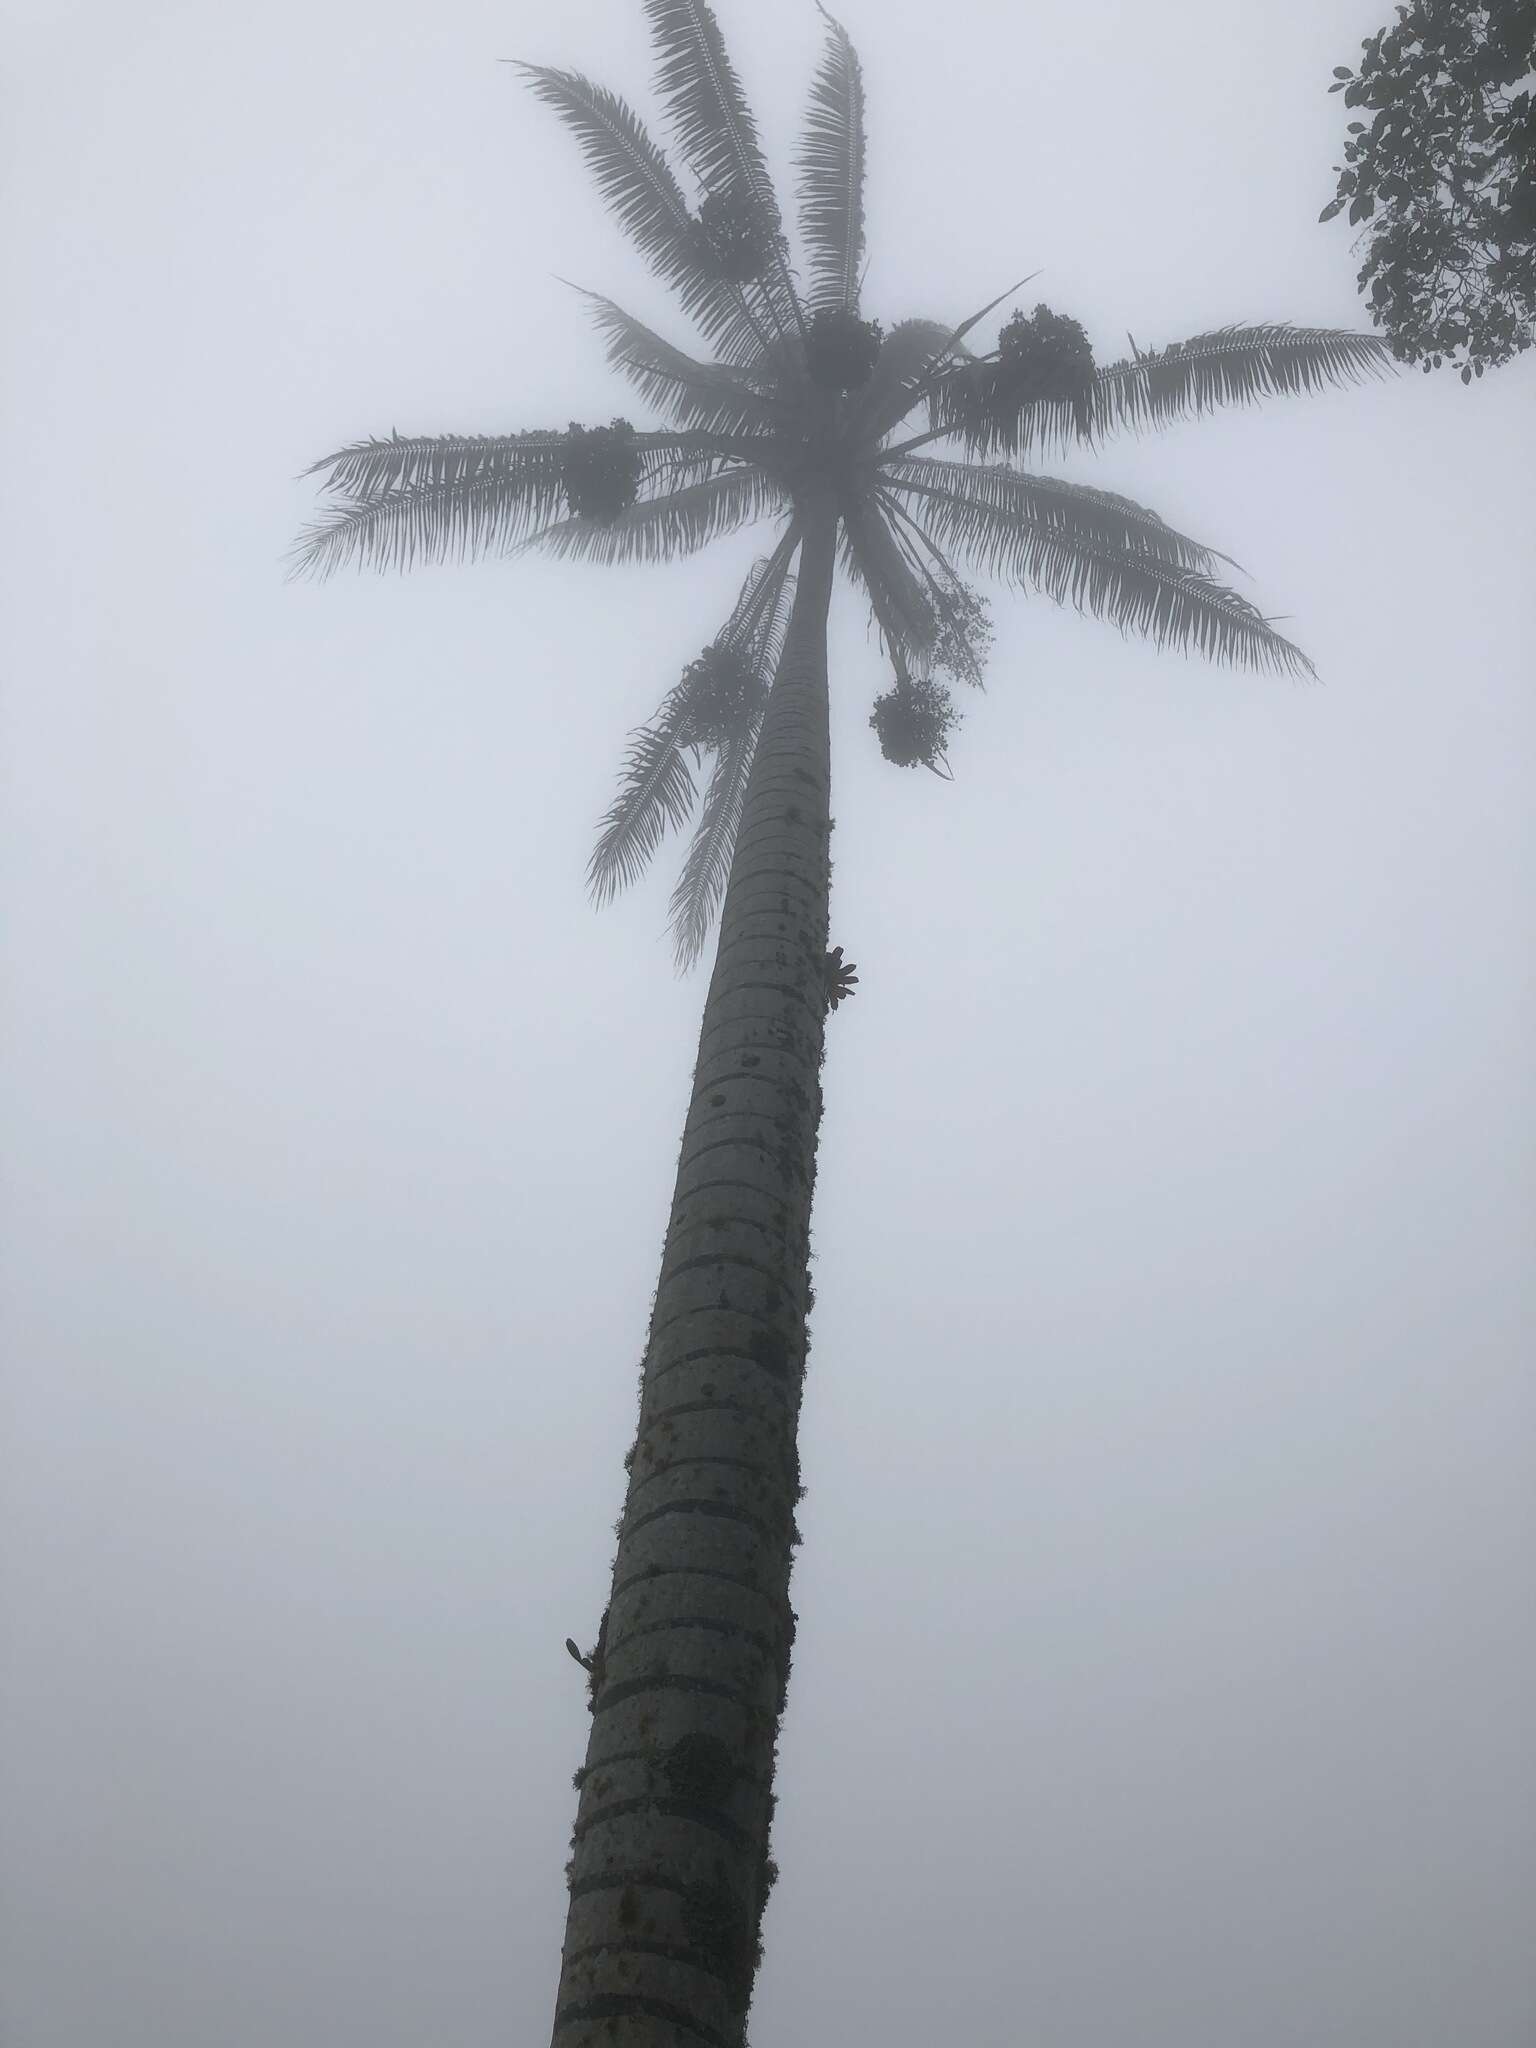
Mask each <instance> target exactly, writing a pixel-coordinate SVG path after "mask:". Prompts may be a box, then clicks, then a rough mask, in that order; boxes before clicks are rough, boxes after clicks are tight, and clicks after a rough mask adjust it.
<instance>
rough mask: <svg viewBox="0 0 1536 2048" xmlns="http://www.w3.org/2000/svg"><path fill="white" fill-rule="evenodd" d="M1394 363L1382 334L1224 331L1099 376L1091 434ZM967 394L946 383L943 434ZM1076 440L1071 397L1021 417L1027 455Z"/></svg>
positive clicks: (1382, 369)
mask: <svg viewBox="0 0 1536 2048" xmlns="http://www.w3.org/2000/svg"><path fill="white" fill-rule="evenodd" d="M1395 367H1396V366H1395V364H1394V361H1393V357H1392V352H1391V350H1390V349H1389V348H1388V347H1387V345H1386V343H1385V342H1384V341H1382V339H1381V337H1380V336H1379V335H1375V334H1355V333H1351V332H1350V331H1349V330H1348V329H1347V328H1345V329H1340V328H1330V327H1290V326H1286V325H1284V324H1281V323H1278V322H1273V323H1269V324H1266V325H1263V326H1255V327H1242V326H1233V327H1222V328H1218V329H1217V330H1216V331H1215V332H1213V333H1211V334H1197V335H1195V336H1193V337H1192V339H1190V340H1189V341H1178V342H1174V343H1172V344H1171V345H1170V346H1169V347H1168V348H1165V349H1161V350H1150V351H1148V352H1147V353H1145V354H1138V355H1135V356H1133V357H1131V358H1129V359H1127V360H1125V361H1121V362H1116V363H1108V364H1106V365H1105V366H1104V367H1103V368H1102V369H1100V370H1098V371H1096V372H1095V375H1094V380H1093V388H1092V391H1091V393H1090V396H1089V401H1088V409H1087V422H1088V438H1089V439H1091V440H1102V439H1103V438H1105V437H1106V436H1107V435H1109V434H1112V433H1114V432H1115V431H1117V430H1118V429H1129V430H1130V432H1132V433H1136V434H1140V433H1144V432H1148V431H1150V430H1152V429H1155V428H1157V427H1164V426H1168V425H1170V424H1171V423H1172V422H1173V421H1175V420H1181V419H1189V418H1193V417H1198V416H1199V415H1200V414H1202V413H1206V412H1211V411H1214V410H1215V409H1216V408H1217V407H1218V406H1223V405H1257V404H1258V403H1259V402H1260V401H1261V400H1262V399H1265V398H1273V397H1280V396H1285V395H1289V394H1292V393H1296V392H1303V391H1320V390H1323V389H1325V388H1326V387H1327V386H1329V385H1331V384H1354V383H1358V382H1359V381H1360V380H1361V379H1362V378H1365V377H1373V376H1383V375H1387V374H1389V373H1390V372H1391V371H1392V370H1393V369H1394V368H1395ZM961 396H962V394H961V393H960V392H959V390H958V388H957V387H954V386H947V385H945V384H942V383H941V384H940V385H939V386H938V387H937V388H936V391H935V395H934V400H933V405H932V425H933V426H934V427H935V428H942V429H944V430H945V431H946V432H956V431H958V430H959V427H960V425H961V423H962V422H961V413H960V404H959V401H960V399H961ZM1077 439H1078V432H1077V426H1076V423H1075V421H1074V418H1073V412H1072V406H1071V403H1070V401H1069V400H1067V399H1046V400H1040V401H1037V402H1036V403H1035V404H1033V405H1027V406H1025V407H1024V409H1023V411H1022V413H1021V415H1020V417H1019V421H1018V426H1017V431H1016V440H1017V446H1018V448H1019V450H1020V451H1023V450H1026V449H1031V448H1065V447H1068V446H1070V445H1071V444H1073V443H1074V442H1076V440H1077Z"/></svg>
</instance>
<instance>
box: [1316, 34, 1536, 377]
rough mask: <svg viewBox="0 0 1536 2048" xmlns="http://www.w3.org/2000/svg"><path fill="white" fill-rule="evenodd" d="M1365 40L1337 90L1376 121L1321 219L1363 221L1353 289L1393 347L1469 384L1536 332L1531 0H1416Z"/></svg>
mask: <svg viewBox="0 0 1536 2048" xmlns="http://www.w3.org/2000/svg"><path fill="white" fill-rule="evenodd" d="M1362 47H1363V49H1364V51H1365V55H1364V57H1363V58H1362V60H1361V64H1360V69H1359V72H1358V74H1357V73H1355V72H1353V71H1351V70H1350V68H1349V66H1348V65H1347V64H1338V65H1335V67H1334V73H1333V77H1334V82H1333V84H1332V85H1331V86H1330V87H1329V88H1328V89H1329V91H1330V92H1342V93H1343V95H1344V104H1345V106H1346V107H1359V108H1361V109H1362V110H1363V111H1364V112H1365V113H1367V114H1368V115H1369V116H1370V119H1369V120H1368V121H1351V122H1350V123H1349V124H1348V135H1349V139H1348V140H1347V141H1346V142H1345V144H1344V162H1343V163H1342V164H1335V165H1334V169H1335V170H1336V171H1337V172H1338V173H1339V183H1338V189H1337V191H1336V192H1335V194H1334V196H1333V198H1332V199H1330V200H1329V202H1328V204H1327V205H1326V206H1325V207H1324V208H1323V210H1322V212H1321V213H1320V214H1319V215H1318V219H1319V220H1325V221H1326V220H1332V219H1333V218H1334V216H1335V215H1336V214H1338V213H1342V212H1343V210H1344V208H1345V207H1346V206H1347V207H1348V208H1349V221H1350V225H1351V226H1352V227H1353V226H1357V225H1359V224H1360V223H1362V222H1363V223H1366V225H1365V227H1364V228H1363V231H1362V239H1366V240H1368V241H1369V243H1370V249H1369V252H1368V253H1367V255H1366V259H1365V261H1364V263H1363V264H1362V265H1361V266H1360V273H1359V277H1358V279H1357V283H1358V284H1359V287H1360V290H1361V291H1362V293H1366V294H1367V295H1368V299H1369V305H1370V313H1371V318H1372V320H1374V321H1375V322H1376V324H1377V326H1378V327H1380V328H1381V329H1382V330H1383V331H1384V333H1385V334H1386V336H1387V339H1388V341H1389V342H1390V343H1391V346H1392V352H1393V354H1394V355H1396V356H1398V357H1400V358H1401V360H1402V361H1403V362H1405V363H1419V362H1421V363H1423V365H1424V368H1425V369H1426V370H1438V369H1440V368H1442V367H1444V366H1445V365H1446V364H1450V365H1451V366H1452V367H1453V368H1455V367H1459V368H1460V371H1461V381H1462V383H1463V384H1469V383H1470V382H1471V381H1472V378H1473V376H1474V374H1475V375H1477V376H1479V377H1481V376H1482V374H1483V372H1484V370H1487V369H1493V368H1496V367H1497V366H1498V365H1499V364H1500V363H1507V362H1508V361H1509V360H1510V359H1511V357H1513V356H1516V355H1518V354H1519V353H1520V352H1521V351H1522V350H1523V349H1527V348H1529V347H1530V345H1531V342H1532V340H1533V338H1536V96H1533V94H1532V91H1531V81H1532V74H1533V73H1536V0H1483V4H1481V5H1476V4H1474V5H1468V4H1467V0H1413V4H1412V5H1410V6H1406V7H1399V8H1398V9H1397V25H1396V26H1395V27H1393V28H1383V29H1378V30H1377V32H1376V34H1375V35H1374V36H1368V37H1367V38H1366V39H1365V42H1364V44H1363V45H1362ZM1517 86H1520V87H1521V88H1522V89H1521V90H1519V91H1515V90H1514V88H1515V87H1517Z"/></svg>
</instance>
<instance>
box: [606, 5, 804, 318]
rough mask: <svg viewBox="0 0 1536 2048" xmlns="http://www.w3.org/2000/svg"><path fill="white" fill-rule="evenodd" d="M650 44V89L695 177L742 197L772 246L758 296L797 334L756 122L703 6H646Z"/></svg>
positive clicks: (796, 312)
mask: <svg viewBox="0 0 1536 2048" xmlns="http://www.w3.org/2000/svg"><path fill="white" fill-rule="evenodd" d="M645 12H646V17H647V19H648V20H649V22H650V25H651V38H652V41H653V42H654V44H655V46H656V56H657V67H656V86H657V90H658V91H659V92H660V94H661V97H662V100H663V102H664V104H665V106H666V109H667V113H668V116H669V118H670V120H671V122H672V128H673V133H674V134H675V135H676V137H677V140H678V144H679V147H680V148H681V150H682V152H683V155H684V157H685V158H686V159H687V161H688V163H689V165H690V167H691V168H692V170H693V172H694V175H695V176H696V177H697V178H698V179H699V181H700V183H701V184H702V185H704V187H705V188H706V189H707V190H708V191H710V192H720V193H724V192H729V191H731V190H732V189H733V188H734V189H736V190H739V191H741V192H744V193H745V194H747V195H748V196H749V197H750V199H751V201H752V204H753V206H754V207H755V209H756V211H757V215H758V218H759V220H760V221H761V222H762V225H763V228H764V230H765V232H766V234H767V236H768V237H769V239H770V240H771V241H772V243H773V255H772V270H771V274H770V281H769V282H768V283H767V284H766V285H765V287H764V291H765V296H766V298H767V302H768V304H769V306H770V307H771V308H772V311H773V316H774V321H775V324H776V326H777V328H778V331H779V334H780V335H781V336H782V337H785V338H787V337H788V335H789V333H790V332H791V328H792V327H793V328H796V329H798V328H801V327H802V326H803V323H802V321H801V317H800V304H799V300H798V298H797V296H796V293H795V288H794V283H793V280H792V279H791V277H790V274H789V268H788V265H787V263H786V262H785V260H784V256H783V243H782V240H781V239H780V238H781V236H782V232H783V216H782V213H781V211H780V208H779V202H778V199H777V197H776V195H775V193H774V189H773V181H772V179H771V178H770V177H769V175H768V165H767V162H766V159H765V158H764V156H763V148H762V143H761V142H760V140H759V139H758V133H757V123H756V121H755V120H754V119H753V117H752V110H751V108H750V107H749V106H748V105H747V99H746V95H745V93H744V92H743V91H742V89H741V81H740V80H739V79H738V78H737V76H736V71H735V68H734V66H733V65H732V63H731V60H730V55H729V53H728V52H727V50H726V47H725V38H724V37H723V36H722V35H721V33H720V24H719V23H718V22H717V21H716V20H715V16H714V10H713V9H712V8H711V7H710V6H709V5H708V4H707V0H645Z"/></svg>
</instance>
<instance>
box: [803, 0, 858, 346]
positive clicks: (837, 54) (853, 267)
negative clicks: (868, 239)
mask: <svg viewBox="0 0 1536 2048" xmlns="http://www.w3.org/2000/svg"><path fill="white" fill-rule="evenodd" d="M819 5H820V0H818V6H819ZM820 11H821V16H822V19H823V20H824V21H825V22H826V24H827V36H828V44H827V52H826V55H825V57H823V59H822V64H821V69H820V71H819V72H817V74H816V80H815V83H814V84H813V86H812V87H811V104H810V107H809V109H808V110H807V113H806V117H805V137H804V140H803V142H802V144H801V149H800V156H799V159H798V164H799V171H800V232H801V233H802V234H803V235H804V236H805V240H806V246H807V248H808V249H809V250H810V256H811V269H812V272H813V273H814V275H815V280H816V283H815V289H814V291H813V293H812V295H811V305H812V307H813V309H815V310H820V308H821V307H823V306H843V307H846V309H847V310H848V311H849V312H850V313H854V312H857V311H858V305H859V274H860V271H861V269H862V267H863V262H864V73H863V71H862V69H861V67H860V64H859V58H858V52H857V51H856V50H855V49H854V47H853V44H852V43H851V42H850V41H849V38H848V32H847V30H846V29H844V28H843V26H842V24H841V23H840V22H836V21H834V20H833V19H832V17H831V15H830V14H828V13H827V10H826V9H825V7H822V8H821V10H820Z"/></svg>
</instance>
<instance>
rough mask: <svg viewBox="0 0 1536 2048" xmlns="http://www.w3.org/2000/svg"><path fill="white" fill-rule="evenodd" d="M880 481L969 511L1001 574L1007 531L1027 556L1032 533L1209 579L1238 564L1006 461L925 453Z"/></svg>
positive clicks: (884, 472)
mask: <svg viewBox="0 0 1536 2048" xmlns="http://www.w3.org/2000/svg"><path fill="white" fill-rule="evenodd" d="M880 475H881V478H882V480H883V481H884V482H885V483H886V484H888V485H889V486H890V488H891V489H893V490H895V491H897V492H901V493H906V494H909V495H911V496H912V497H914V498H916V499H917V500H919V503H920V504H921V501H923V500H934V501H936V502H942V503H945V504H947V505H949V506H951V507H952V508H960V509H969V510H972V511H974V512H975V514H976V520H975V523H974V528H973V531H974V533H975V536H976V538H977V539H978V540H981V539H983V538H985V539H986V541H987V543H988V544H989V545H991V546H993V547H994V549H995V551H996V558H995V560H994V562H993V563H992V564H990V565H989V566H991V567H993V568H994V570H997V571H999V572H1000V573H1008V563H1009V560H1010V555H1009V546H1008V536H1009V533H1010V531H1012V532H1015V533H1016V535H1017V543H1018V547H1019V549H1020V550H1021V551H1025V552H1027V550H1028V548H1029V546H1030V538H1031V536H1032V534H1034V533H1035V532H1036V531H1037V530H1040V529H1050V530H1055V531H1059V532H1061V533H1065V534H1069V535H1072V536H1075V537H1077V538H1080V539H1083V540H1089V541H1095V542H1099V541H1102V542H1105V543H1107V545H1108V546H1110V547H1112V548H1115V549H1136V550H1140V551H1141V552H1143V553H1145V554H1148V555H1150V556H1151V557H1152V558H1153V559H1154V560H1156V561H1160V562H1170V563H1172V564H1173V565H1174V567H1176V568H1180V569H1198V570H1200V571H1201V572H1202V573H1203V574H1207V575H1208V574H1210V572H1211V571H1212V570H1213V569H1214V568H1215V566H1216V564H1217V563H1218V562H1225V563H1226V564H1227V566H1228V568H1231V569H1236V568H1238V566H1239V565H1238V564H1237V563H1236V562H1234V561H1233V560H1232V558H1231V557H1230V556H1229V555H1223V554H1221V553H1220V552H1219V551H1218V550H1217V549H1215V548H1211V547H1207V546H1206V545H1205V543H1204V542H1203V541H1198V540H1191V539H1190V537H1189V536H1188V535H1187V534H1183V533H1180V532H1179V531H1178V530H1177V529H1176V528H1175V527H1172V526H1169V525H1168V523H1167V522H1166V520H1163V519H1160V518H1159V517H1158V516H1157V514H1156V513H1155V512H1149V511H1148V510H1147V508H1146V506H1144V505H1138V504H1136V503H1135V502H1134V500H1132V499H1130V498H1123V497H1121V496H1120V495H1119V493H1118V492H1116V491H1103V490H1098V489H1096V488H1095V487H1094V486H1093V485H1090V484H1078V483H1068V482H1067V481H1066V480H1065V479H1064V478H1062V477H1054V476H1029V475H1026V474H1025V473H1024V471H1022V470H1017V469H1012V468H1010V467H1008V466H1007V465H1006V464H1004V463H980V462H945V461H943V460H941V459H938V458H935V457H933V456H928V455H900V456H895V457H892V458H891V459H890V460H888V461H886V462H884V463H882V464H881V466H880ZM920 516H921V515H920Z"/></svg>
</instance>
